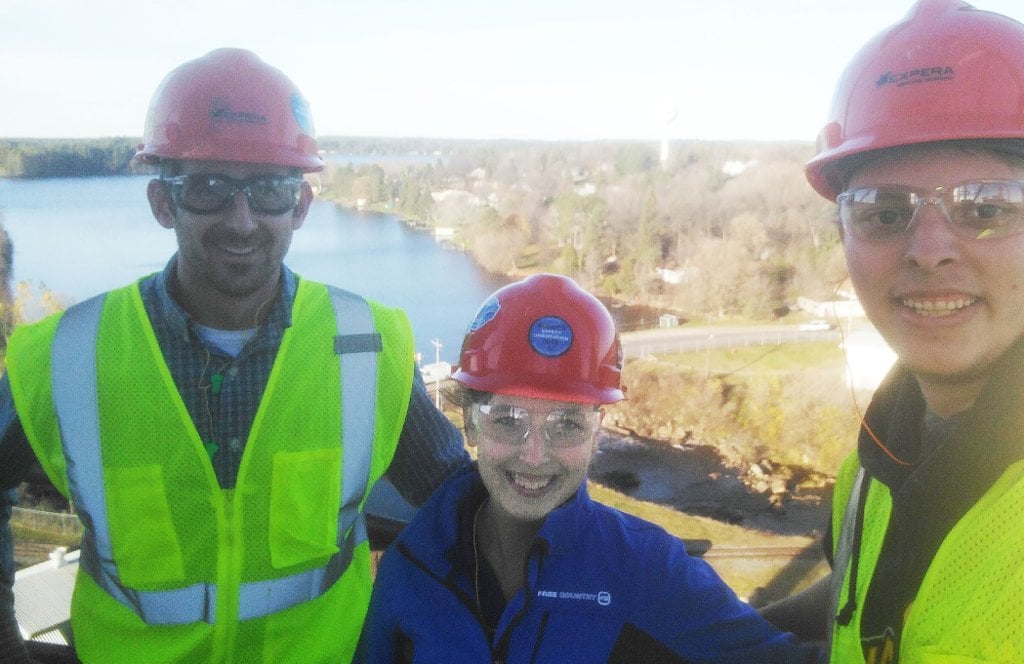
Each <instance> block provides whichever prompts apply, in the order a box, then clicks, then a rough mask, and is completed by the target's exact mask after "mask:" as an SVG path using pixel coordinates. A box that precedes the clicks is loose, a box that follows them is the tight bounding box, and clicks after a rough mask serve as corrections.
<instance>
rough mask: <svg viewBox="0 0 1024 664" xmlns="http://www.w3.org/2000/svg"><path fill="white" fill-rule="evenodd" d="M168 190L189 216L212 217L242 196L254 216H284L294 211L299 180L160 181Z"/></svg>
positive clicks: (219, 177) (189, 178)
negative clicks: (238, 195)
mask: <svg viewBox="0 0 1024 664" xmlns="http://www.w3.org/2000/svg"><path fill="white" fill-rule="evenodd" d="M161 180H162V181H163V182H165V183H167V186H168V187H169V188H170V192H171V198H172V199H173V200H174V202H175V204H177V205H180V206H181V207H182V208H183V209H185V210H187V211H188V212H191V213H192V214H216V213H218V212H223V211H224V210H227V209H228V208H229V207H231V205H232V204H233V202H234V200H235V194H236V193H238V192H240V191H241V192H244V193H245V197H246V198H247V199H248V201H249V209H250V210H252V212H254V213H256V214H268V215H274V214H284V213H286V212H290V211H291V210H293V209H295V206H296V205H298V203H299V194H300V193H301V191H302V178H300V177H295V176H280V175H256V176H253V177H250V178H246V179H244V180H236V179H235V178H231V177H228V176H226V175H213V174H209V173H202V174H194V175H178V176H176V177H168V178H161Z"/></svg>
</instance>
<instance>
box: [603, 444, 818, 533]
mask: <svg viewBox="0 0 1024 664" xmlns="http://www.w3.org/2000/svg"><path fill="white" fill-rule="evenodd" d="M590 477H591V479H592V480H594V481H596V482H598V483H600V484H603V485H605V486H608V487H609V488H612V489H615V490H616V491H619V492H621V493H625V494H627V495H629V496H631V497H633V498H637V499H640V500H647V501H651V502H655V503H659V504H663V505H667V506H670V507H674V508H676V509H678V510H680V511H682V512H686V513H688V514H694V515H698V516H706V517H710V518H713V519H716V520H719V521H724V522H727V523H732V524H737V525H741V526H744V527H747V528H755V529H758V530H763V531H767V532H772V533H777V534H780V535H806V536H812V537H813V536H819V535H821V534H822V533H823V532H824V529H825V526H826V523H827V520H828V516H829V510H830V509H831V495H832V482H831V479H830V478H828V477H826V476H824V475H822V474H820V473H817V472H815V471H812V470H809V469H806V468H802V467H792V466H779V465H776V464H774V463H772V462H771V461H769V460H762V461H760V462H758V463H755V464H740V462H739V461H738V460H733V459H729V458H727V457H725V456H723V455H722V454H721V453H719V451H718V450H716V449H715V448H714V447H712V446H709V445H693V444H677V445H669V444H665V443H658V442H654V441H647V440H644V439H639V438H636V437H628V436H616V435H614V434H611V433H608V432H606V433H605V434H604V435H603V436H602V438H601V441H600V445H599V448H598V453H597V455H596V456H595V458H594V461H593V462H592V464H591V467H590Z"/></svg>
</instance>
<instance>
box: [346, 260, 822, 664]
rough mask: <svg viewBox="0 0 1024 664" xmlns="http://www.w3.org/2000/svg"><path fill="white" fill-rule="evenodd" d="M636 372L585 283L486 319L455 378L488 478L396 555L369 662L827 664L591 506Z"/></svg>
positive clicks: (384, 582) (477, 472) (444, 494)
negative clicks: (614, 408)
mask: <svg viewBox="0 0 1024 664" xmlns="http://www.w3.org/2000/svg"><path fill="white" fill-rule="evenodd" d="M621 358H622V351H621V348H620V346H619V338H618V334H617V333H616V331H615V325H614V323H613V321H612V318H611V315H610V314H609V313H608V311H607V309H605V307H604V305H602V304H601V302H600V301H599V300H598V299H597V298H595V297H594V296H593V295H590V294H589V293H587V292H586V291H584V290H582V289H581V288H579V286H577V285H576V283H575V282H573V281H572V280H571V279H569V278H568V277H563V276H558V275H552V274H540V275H535V276H532V277H529V278H528V279H525V280H523V281H520V282H517V283H514V284H511V285H509V286H506V287H504V288H502V289H500V290H498V291H497V292H496V293H494V294H493V295H492V296H491V297H490V298H489V299H488V300H487V301H486V302H485V303H484V304H483V305H482V306H481V308H480V310H479V311H478V312H477V315H476V318H475V320H474V321H473V323H472V324H471V325H470V328H469V332H468V333H467V335H466V337H465V340H464V341H463V345H462V352H461V357H460V360H459V367H458V371H456V373H455V375H454V381H453V384H454V385H455V389H454V390H453V395H454V398H455V399H456V401H457V402H458V403H460V404H461V405H462V407H463V412H464V414H465V421H466V436H467V440H468V442H469V444H470V445H472V446H474V447H476V449H477V450H478V452H479V454H478V461H477V464H476V465H474V466H472V467H470V468H467V469H465V470H464V471H462V472H460V473H457V474H456V475H454V476H452V478H451V479H449V480H448V481H447V482H445V484H444V485H442V488H441V489H439V490H438V492H437V493H436V494H435V495H434V496H433V497H432V498H431V499H430V500H429V501H428V502H427V503H426V504H425V505H424V506H423V508H422V509H421V510H420V512H419V513H418V514H417V516H416V517H415V518H414V519H413V521H412V523H410V525H409V526H408V527H407V528H406V529H405V531H403V533H402V534H401V535H400V536H399V539H398V540H397V542H396V544H395V545H394V546H393V547H392V548H390V549H388V551H387V552H386V553H385V554H384V557H383V559H382V561H381V564H380V568H379V570H378V573H377V578H376V582H375V583H376V585H375V586H374V594H373V599H372V601H371V605H370V612H369V614H368V616H367V622H366V632H365V634H364V636H363V638H364V642H363V643H362V644H361V645H362V648H361V651H365V652H362V655H363V657H361V658H360V659H361V660H363V659H365V661H368V662H374V663H385V662H387V663H390V662H423V663H424V664H428V663H429V664H433V663H434V662H492V661H493V662H528V661H530V662H573V663H574V664H575V663H579V664H586V663H590V662H593V663H595V664H596V663H597V662H602V663H604V662H630V663H632V662H664V663H666V664H668V663H671V662H679V663H683V662H719V663H721V664H725V663H726V662H734V663H737V664H739V663H741V662H742V663H744V664H746V663H749V662H758V663H759V664H772V663H773V662H794V663H796V662H799V663H801V664H807V663H809V662H813V661H814V659H815V655H816V652H817V651H816V650H814V649H812V648H808V647H806V646H799V645H796V644H795V643H794V642H793V639H792V635H788V634H784V633H782V632H780V631H778V630H776V629H774V628H773V627H772V626H771V625H769V624H768V623H767V622H766V621H764V620H763V619H762V618H761V617H760V616H758V615H757V613H756V612H755V611H754V610H753V609H752V608H751V607H750V606H749V605H747V604H744V603H742V602H740V601H739V600H738V599H737V598H736V596H735V595H734V594H733V593H732V592H731V591H730V590H729V588H728V587H727V586H726V585H725V583H724V582H723V581H722V580H721V579H720V578H719V577H718V575H717V574H715V572H714V571H713V570H712V569H711V568H710V567H709V566H708V565H707V564H706V563H705V562H704V561H702V560H699V559H696V558H691V557H689V556H688V555H687V554H686V549H685V547H684V545H683V543H682V542H681V541H680V540H678V539H676V538H675V537H672V536H670V535H669V534H668V533H666V532H665V531H664V530H662V529H661V528H659V527H657V526H655V525H653V524H651V523H647V522H645V521H643V520H641V519H637V518H635V517H632V516H630V515H627V514H623V513H622V512H619V511H617V510H614V509H611V508H608V507H606V506H603V505H600V504H598V503H595V502H593V501H592V500H591V499H590V496H589V495H588V493H587V487H586V477H587V468H588V466H589V464H590V459H591V457H592V456H593V455H594V453H595V450H596V448H597V439H598V433H599V431H600V420H601V412H600V407H601V405H602V404H608V403H613V402H615V401H619V400H621V399H622V398H623V393H622V389H621V387H620V373H621V365H622V359H621Z"/></svg>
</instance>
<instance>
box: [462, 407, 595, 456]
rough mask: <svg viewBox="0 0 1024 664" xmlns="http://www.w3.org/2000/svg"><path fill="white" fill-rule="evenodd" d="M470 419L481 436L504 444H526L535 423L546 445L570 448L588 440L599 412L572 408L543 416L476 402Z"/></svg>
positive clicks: (516, 408)
mask: <svg viewBox="0 0 1024 664" xmlns="http://www.w3.org/2000/svg"><path fill="white" fill-rule="evenodd" d="M470 417H471V418H472V422H473V425H474V426H475V427H476V428H477V429H478V430H479V431H480V433H482V434H483V435H484V436H486V437H487V438H489V439H491V440H493V441H495V442H497V443H501V444H503V445H522V444H524V443H526V438H527V436H529V435H530V431H531V428H532V426H533V423H534V422H535V421H536V422H537V423H539V424H541V426H542V427H543V431H544V441H545V442H546V443H547V444H548V445H550V446H551V447H555V448H569V447H577V446H579V445H582V444H583V443H586V442H587V441H588V440H590V437H591V436H592V435H593V434H594V431H595V430H596V428H597V425H598V423H599V422H600V420H601V413H600V411H598V410H597V408H596V407H593V406H571V407H568V408H560V409H558V410H552V411H550V412H548V413H547V414H543V413H531V412H530V411H528V410H526V409H525V408H520V407H518V406H512V405H504V404H499V405H491V404H481V403H475V404H473V408H472V410H471V414H470Z"/></svg>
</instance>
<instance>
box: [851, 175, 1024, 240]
mask: <svg viewBox="0 0 1024 664" xmlns="http://www.w3.org/2000/svg"><path fill="white" fill-rule="evenodd" d="M836 201H837V202H838V203H839V221H840V223H842V225H843V230H844V231H845V232H846V233H848V234H850V235H852V236H853V237H855V238H859V239H861V240H870V241H874V242H886V241H888V240H892V239H895V238H897V237H899V236H901V235H903V234H904V233H906V232H907V229H908V228H910V224H911V222H912V221H913V220H914V217H915V216H916V215H917V212H918V210H920V209H921V206H923V205H927V204H930V205H935V206H937V207H938V208H939V209H940V210H942V212H943V214H944V215H945V217H946V219H947V221H948V222H949V225H950V227H951V228H952V229H953V230H954V231H955V232H956V233H957V234H958V235H960V236H962V237H964V238H968V239H974V240H983V239H988V238H997V237H1005V236H1007V235H1016V234H1017V233H1020V232H1024V182H1017V181H1015V180H978V181H972V182H962V183H960V184H957V185H952V186H948V187H936V188H935V189H934V190H928V189H915V188H910V187H900V186H895V185H880V186H877V187H859V188H857V189H850V190H848V191H844V192H843V193H841V194H839V197H838V198H837V199H836Z"/></svg>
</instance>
